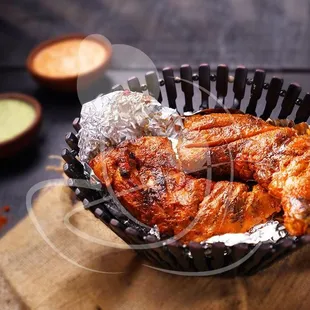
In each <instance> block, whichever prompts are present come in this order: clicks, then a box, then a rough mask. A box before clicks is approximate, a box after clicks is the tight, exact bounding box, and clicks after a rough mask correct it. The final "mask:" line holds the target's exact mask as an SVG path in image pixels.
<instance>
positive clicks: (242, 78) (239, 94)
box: [232, 66, 248, 110]
mask: <svg viewBox="0 0 310 310" xmlns="http://www.w3.org/2000/svg"><path fill="white" fill-rule="evenodd" d="M247 75H248V69H247V68H245V67H243V66H239V67H237V69H236V71H235V77H234V86H233V92H234V93H235V96H234V101H233V104H232V108H233V109H237V110H240V106H241V100H242V99H243V98H244V93H245V87H246V80H247Z"/></svg>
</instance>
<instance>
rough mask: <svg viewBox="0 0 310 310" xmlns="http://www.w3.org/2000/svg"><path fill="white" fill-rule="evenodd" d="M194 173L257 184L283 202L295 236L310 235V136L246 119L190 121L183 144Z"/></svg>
mask: <svg viewBox="0 0 310 310" xmlns="http://www.w3.org/2000/svg"><path fill="white" fill-rule="evenodd" d="M178 153H179V157H180V161H181V163H182V167H183V168H184V170H187V171H188V172H194V171H198V170H205V169H206V168H207V167H209V168H210V169H211V171H212V174H213V175H218V176H219V175H220V176H225V177H229V176H231V175H232V174H233V175H234V177H237V178H239V179H241V180H244V181H248V180H255V181H256V182H257V183H258V184H259V185H260V186H261V187H262V188H263V189H264V190H266V191H268V193H269V194H270V195H271V196H273V197H275V198H277V199H279V200H280V201H281V204H282V207H283V210H284V223H285V226H286V228H287V230H288V232H289V233H290V234H292V235H302V234H305V233H309V232H310V136H307V135H301V136H299V135H298V133H297V131H296V130H295V129H292V128H280V127H276V126H273V125H269V124H268V123H266V122H264V121H263V120H261V119H259V118H256V117H253V116H250V115H245V114H232V115H230V114H223V113H219V114H209V115H203V116H200V115H197V116H193V117H189V118H188V119H187V120H186V121H185V128H184V130H183V132H182V134H181V137H180V139H179V143H178Z"/></svg>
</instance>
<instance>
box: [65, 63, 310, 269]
mask: <svg viewBox="0 0 310 310" xmlns="http://www.w3.org/2000/svg"><path fill="white" fill-rule="evenodd" d="M162 75H163V79H159V80H158V77H157V75H156V74H155V73H154V72H148V73H147V74H146V75H145V80H146V84H142V85H141V84H140V82H139V80H138V78H136V77H132V78H130V79H128V87H129V89H131V90H132V91H139V92H141V91H148V92H149V94H150V95H152V96H154V95H155V94H156V97H157V98H156V99H158V101H159V102H163V103H166V104H168V105H169V106H170V107H171V108H177V109H178V110H179V111H182V107H180V106H177V96H179V97H180V96H182V93H181V91H182V92H183V93H184V101H185V105H184V107H183V110H184V112H188V111H193V106H194V104H193V96H194V90H195V88H196V87H195V85H197V86H198V87H197V88H196V90H197V92H199V93H200V99H199V100H200V102H199V109H206V108H213V107H219V106H221V104H223V105H224V106H225V107H227V108H233V109H238V110H239V109H241V110H243V111H244V112H246V113H249V114H252V115H256V110H257V105H258V103H259V104H260V105H262V107H263V109H261V110H262V111H263V112H262V113H261V115H259V116H260V117H261V118H262V119H264V120H266V119H268V118H269V117H270V115H271V113H272V112H273V111H275V110H279V114H278V118H280V119H285V118H291V119H293V120H294V121H295V123H299V122H304V121H307V120H308V118H309V116H310V94H309V93H307V94H306V95H305V96H304V98H303V99H301V98H299V95H300V93H301V87H300V86H299V85H298V84H296V83H293V84H290V85H289V86H288V88H287V89H282V87H283V79H281V78H279V77H273V78H272V79H271V80H270V82H266V81H265V77H266V74H265V71H263V70H256V71H255V73H254V77H253V78H248V77H247V75H248V70H247V69H246V68H245V67H242V66H240V67H238V68H237V69H236V70H235V73H234V76H230V75H229V70H228V67H227V66H226V65H219V66H218V67H217V70H216V74H211V71H210V67H209V66H208V65H207V64H202V65H200V66H199V69H198V74H193V73H192V68H191V67H190V66H189V65H182V66H181V68H180V77H175V76H174V72H173V70H172V69H171V68H165V69H163V71H162ZM178 83H180V84H181V89H179V88H178V85H176V84H178ZM213 83H214V84H215V85H214V86H215V91H213V86H212V87H211V84H213ZM163 86H165V93H166V97H165V96H164V98H163V95H162V92H161V90H162V87H163ZM230 86H232V91H233V95H234V98H233V100H232V102H228V101H227V98H226V96H227V93H228V90H229V87H230ZM247 87H251V88H250V98H249V100H248V102H245V103H246V104H245V105H244V104H242V105H241V102H242V100H243V99H244V96H245V93H246V88H247ZM121 89H123V88H122V87H121V86H120V85H116V86H114V87H113V88H112V91H115V90H121ZM210 92H211V93H212V92H214V93H216V97H217V100H216V101H214V103H213V102H212V100H210ZM280 97H283V100H280ZM225 98H226V101H225ZM293 111H294V114H295V117H292V112H293ZM73 127H74V128H75V130H76V131H78V130H79V128H80V127H79V119H78V118H77V119H75V120H74V122H73ZM66 142H67V144H68V146H69V148H70V149H64V150H63V152H62V156H63V158H64V160H65V161H66V163H65V165H64V172H65V173H66V174H67V176H68V177H69V180H68V184H69V186H70V187H71V188H72V189H73V190H74V191H75V194H76V196H77V197H78V199H80V200H81V201H83V204H84V206H85V208H86V209H87V210H89V211H91V212H92V213H93V214H94V215H95V216H96V217H97V218H98V219H100V220H101V221H102V222H103V223H104V224H105V225H106V226H108V227H109V228H110V229H111V230H113V231H114V232H115V233H116V234H117V235H118V236H119V237H120V238H122V239H123V240H124V241H125V242H126V243H128V244H129V245H143V247H142V248H141V249H135V250H136V251H137V253H138V254H139V255H141V256H143V257H144V258H146V259H148V260H149V261H151V262H152V264H153V265H154V266H156V267H159V268H163V269H166V270H169V271H180V272H197V274H201V272H203V271H209V272H210V273H209V274H212V273H218V272H220V271H226V272H228V273H229V274H244V275H245V274H252V273H255V272H257V271H258V270H261V269H263V268H265V267H267V266H269V265H270V264H271V263H272V262H273V261H275V260H276V259H279V258H281V257H283V256H285V255H287V254H288V253H290V252H292V251H294V250H296V249H298V248H299V247H301V246H303V245H305V244H308V243H310V235H305V236H302V237H300V238H295V239H292V238H284V239H281V240H280V241H279V242H277V243H263V244H261V245H260V246H259V247H257V246H254V245H249V244H237V245H234V246H226V245H225V244H223V243H214V244H212V245H204V244H200V243H196V242H190V243H189V244H188V245H183V244H181V243H180V242H179V241H175V242H173V243H169V242H166V241H165V240H162V241H160V246H159V247H153V246H152V244H154V243H155V242H158V240H157V238H156V237H155V236H154V235H153V234H152V233H150V228H147V227H144V226H140V225H138V224H136V223H134V222H132V221H131V220H130V219H128V218H127V217H126V215H124V214H122V212H121V211H120V210H119V209H118V207H117V205H116V204H115V203H114V201H113V198H112V197H111V196H110V195H109V193H108V191H107V190H106V189H104V188H101V189H98V188H91V184H90V180H89V174H88V173H87V172H85V171H84V169H83V165H82V164H81V163H80V162H79V160H78V158H77V155H78V151H79V149H78V137H77V136H76V135H75V134H74V133H69V134H67V136H66ZM77 179H79V180H80V179H82V180H84V181H85V184H86V185H85V186H81V183H77V182H76V180H77ZM86 187H90V188H86ZM102 197H105V198H107V199H105V200H106V201H105V202H100V203H98V202H97V200H98V199H100V198H102ZM93 202H96V203H95V204H92V203H93ZM228 270H230V271H228Z"/></svg>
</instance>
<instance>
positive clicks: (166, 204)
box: [90, 137, 280, 242]
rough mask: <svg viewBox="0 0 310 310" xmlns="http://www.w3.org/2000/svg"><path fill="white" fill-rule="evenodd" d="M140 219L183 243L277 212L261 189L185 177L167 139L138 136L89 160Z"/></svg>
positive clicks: (242, 229)
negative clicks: (176, 237)
mask: <svg viewBox="0 0 310 310" xmlns="http://www.w3.org/2000/svg"><path fill="white" fill-rule="evenodd" d="M90 166H91V167H92V168H93V170H94V172H95V174H96V175H97V177H98V178H99V179H100V180H101V182H102V183H103V184H105V185H107V186H112V188H113V190H114V193H115V195H116V197H117V198H118V199H119V201H120V202H121V203H122V205H123V206H124V207H125V208H126V209H127V210H128V211H129V212H130V213H131V214H132V215H133V216H134V217H136V218H137V219H138V220H140V221H141V222H143V223H145V224H147V225H149V226H153V225H157V226H158V228H159V230H160V232H161V233H164V234H168V235H171V236H172V235H174V236H175V235H178V234H180V235H179V236H180V237H182V240H183V241H184V242H189V241H197V242H199V241H202V240H206V239H208V238H209V237H211V236H213V235H216V234H224V233H228V232H245V231H248V230H249V229H250V228H251V227H253V226H255V225H256V224H259V223H263V222H265V221H266V220H267V219H268V218H269V217H270V216H271V215H272V214H274V213H275V212H278V211H279V210H280V203H279V201H278V200H277V199H275V198H272V197H270V195H269V194H268V193H267V191H266V190H265V189H263V188H262V187H261V186H259V185H257V186H254V188H253V190H250V189H249V188H248V186H247V185H245V184H242V183H237V182H228V181H223V182H217V183H215V182H212V181H210V180H207V179H202V178H194V177H192V176H190V175H187V174H185V173H184V172H183V171H182V170H181V169H180V167H179V161H178V160H177V158H176V156H175V153H174V151H173V149H172V145H171V143H170V141H169V140H168V139H167V138H163V137H142V138H139V139H137V140H135V141H131V142H124V143H122V144H120V145H119V146H117V147H116V148H114V149H111V150H109V151H107V152H105V153H100V154H99V155H97V156H96V157H95V158H94V159H93V160H92V161H91V162H90Z"/></svg>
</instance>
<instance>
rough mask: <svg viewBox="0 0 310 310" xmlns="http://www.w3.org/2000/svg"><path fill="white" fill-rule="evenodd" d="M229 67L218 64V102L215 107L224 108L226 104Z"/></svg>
mask: <svg viewBox="0 0 310 310" xmlns="http://www.w3.org/2000/svg"><path fill="white" fill-rule="evenodd" d="M228 72H229V70H228V67H227V66H226V65H218V66H217V70H216V93H217V102H216V104H215V108H223V107H224V105H225V97H226V96H227V90H228Z"/></svg>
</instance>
